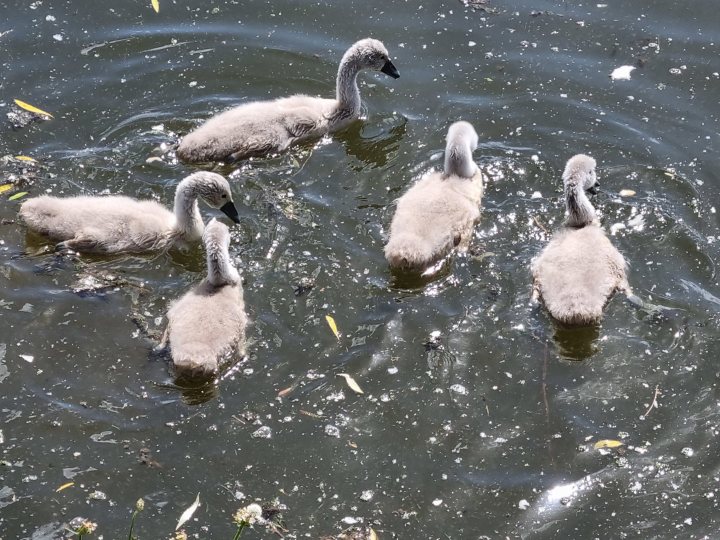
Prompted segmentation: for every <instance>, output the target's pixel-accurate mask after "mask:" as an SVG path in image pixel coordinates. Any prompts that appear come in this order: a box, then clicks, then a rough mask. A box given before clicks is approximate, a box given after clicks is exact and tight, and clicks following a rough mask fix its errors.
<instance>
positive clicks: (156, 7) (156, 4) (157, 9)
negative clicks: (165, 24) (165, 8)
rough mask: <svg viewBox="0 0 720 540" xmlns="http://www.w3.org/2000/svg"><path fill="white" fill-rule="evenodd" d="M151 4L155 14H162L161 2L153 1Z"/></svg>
mask: <svg viewBox="0 0 720 540" xmlns="http://www.w3.org/2000/svg"><path fill="white" fill-rule="evenodd" d="M151 3H152V7H153V9H154V10H155V13H160V0H151Z"/></svg>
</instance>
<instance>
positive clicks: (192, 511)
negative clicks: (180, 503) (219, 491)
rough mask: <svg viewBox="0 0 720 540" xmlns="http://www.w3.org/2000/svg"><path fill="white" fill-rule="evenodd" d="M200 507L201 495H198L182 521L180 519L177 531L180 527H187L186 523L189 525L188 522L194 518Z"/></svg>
mask: <svg viewBox="0 0 720 540" xmlns="http://www.w3.org/2000/svg"><path fill="white" fill-rule="evenodd" d="M198 506H200V494H199V493H198V494H197V497H195V502H194V503H192V504H191V505H190V506H188V507H187V509H186V510H185V511H184V512H183V513H182V515H181V516H180V519H178V522H177V527H175V530H176V531H177V530H178V529H179V528H180V527H182V526H183V525H185V523H187V520H188V519H190V518H191V517H192V515H193V514H194V513H195V510H197V509H198Z"/></svg>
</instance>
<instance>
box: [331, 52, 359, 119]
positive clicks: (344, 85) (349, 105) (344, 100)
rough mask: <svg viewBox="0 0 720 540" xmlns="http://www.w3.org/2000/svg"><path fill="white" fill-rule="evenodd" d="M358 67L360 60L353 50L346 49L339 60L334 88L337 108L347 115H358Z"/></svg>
mask: <svg viewBox="0 0 720 540" xmlns="http://www.w3.org/2000/svg"><path fill="white" fill-rule="evenodd" d="M360 69H361V67H360V62H359V60H358V58H357V57H356V52H355V50H354V49H350V50H348V51H347V52H346V53H345V54H344V55H343V57H342V60H341V61H340V67H339V68H338V74H337V80H336V89H335V92H336V97H337V102H338V104H337V108H338V110H339V111H343V112H345V113H346V114H348V116H359V115H360V108H361V101H360V90H359V89H358V86H357V74H358V73H359V72H360Z"/></svg>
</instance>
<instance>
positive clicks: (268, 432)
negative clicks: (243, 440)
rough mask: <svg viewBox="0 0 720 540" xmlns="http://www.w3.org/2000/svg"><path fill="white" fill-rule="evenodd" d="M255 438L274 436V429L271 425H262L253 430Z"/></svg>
mask: <svg viewBox="0 0 720 540" xmlns="http://www.w3.org/2000/svg"><path fill="white" fill-rule="evenodd" d="M251 436H252V438H253V439H269V438H271V437H272V429H271V428H270V427H269V426H262V427H259V428H258V429H256V430H255V431H253V434H252V435H251Z"/></svg>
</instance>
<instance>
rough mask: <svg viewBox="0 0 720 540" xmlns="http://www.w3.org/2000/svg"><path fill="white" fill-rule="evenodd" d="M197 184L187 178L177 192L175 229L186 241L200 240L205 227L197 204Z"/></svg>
mask: <svg viewBox="0 0 720 540" xmlns="http://www.w3.org/2000/svg"><path fill="white" fill-rule="evenodd" d="M197 197H198V194H197V184H196V182H195V181H194V179H192V178H185V179H184V180H183V181H182V182H180V184H178V187H177V190H176V191H175V207H174V211H175V229H176V230H177V231H178V232H179V233H180V234H182V235H183V236H184V237H185V239H186V240H199V239H200V238H201V237H202V233H203V229H204V225H203V221H202V216H201V215H200V208H198V203H197Z"/></svg>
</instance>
